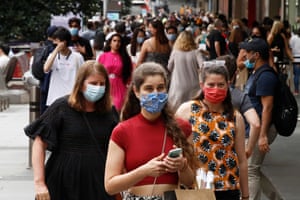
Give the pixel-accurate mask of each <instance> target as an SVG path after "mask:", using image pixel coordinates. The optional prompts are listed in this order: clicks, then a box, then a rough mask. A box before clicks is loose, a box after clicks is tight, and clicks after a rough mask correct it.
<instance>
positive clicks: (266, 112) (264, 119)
mask: <svg viewBox="0 0 300 200" xmlns="http://www.w3.org/2000/svg"><path fill="white" fill-rule="evenodd" d="M273 99H274V98H273V96H262V97H261V103H262V107H263V110H262V116H261V129H260V134H259V140H258V145H259V150H260V151H262V152H265V153H266V152H268V151H269V150H270V147H269V143H268V137H267V134H268V132H269V128H270V124H271V120H272V109H273Z"/></svg>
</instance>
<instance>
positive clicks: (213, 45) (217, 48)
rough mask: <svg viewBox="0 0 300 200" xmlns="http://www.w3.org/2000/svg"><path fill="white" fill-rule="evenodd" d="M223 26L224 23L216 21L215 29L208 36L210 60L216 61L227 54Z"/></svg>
mask: <svg viewBox="0 0 300 200" xmlns="http://www.w3.org/2000/svg"><path fill="white" fill-rule="evenodd" d="M222 25H223V22H222V21H221V20H220V19H216V20H215V22H214V26H215V27H214V29H213V30H212V31H211V32H210V34H209V35H208V36H207V39H208V41H209V55H210V59H216V58H217V57H219V56H222V55H225V53H226V41H225V38H224V37H223V36H222V33H221V30H222Z"/></svg>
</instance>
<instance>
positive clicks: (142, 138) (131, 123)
mask: <svg viewBox="0 0 300 200" xmlns="http://www.w3.org/2000/svg"><path fill="white" fill-rule="evenodd" d="M129 90H130V91H129V93H128V97H127V101H126V102H125V105H124V108H123V110H122V113H121V116H122V122H121V123H120V124H119V125H118V126H117V127H116V128H115V129H114V131H113V133H112V136H111V140H110V143H109V150H108V156H107V163H106V169H105V188H106V191H107V192H108V193H109V194H116V193H119V192H122V191H126V192H124V193H123V194H124V196H123V199H128V200H130V199H147V198H150V199H158V200H161V199H162V195H163V193H164V192H165V191H169V190H173V189H175V188H177V187H178V183H181V184H184V185H186V186H191V185H192V184H193V182H194V171H193V170H192V167H191V166H192V165H191V164H192V163H193V158H194V156H193V148H192V146H190V144H189V143H188V142H187V140H186V138H187V136H188V135H189V134H190V133H191V129H190V126H189V124H188V123H185V122H184V121H183V120H181V121H180V120H177V121H176V120H175V118H174V117H173V116H174V115H173V113H172V112H171V111H170V110H169V108H168V105H167V99H168V98H167V97H168V96H167V76H166V72H165V70H164V69H163V67H162V66H161V65H159V64H156V63H153V62H150V63H147V62H146V63H143V64H142V65H140V66H139V67H138V68H137V69H136V70H135V71H134V75H133V78H132V85H131V87H130V89H129ZM179 126H180V127H181V128H183V130H186V131H185V134H184V133H183V132H182V129H180V128H179ZM187 132H188V133H187ZM176 147H181V148H182V154H180V156H178V157H176V158H170V157H169V156H167V154H168V152H169V151H170V150H171V149H173V148H176Z"/></svg>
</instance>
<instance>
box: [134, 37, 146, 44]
mask: <svg viewBox="0 0 300 200" xmlns="http://www.w3.org/2000/svg"><path fill="white" fill-rule="evenodd" d="M136 41H137V43H139V44H142V43H143V42H144V38H143V37H137V38H136Z"/></svg>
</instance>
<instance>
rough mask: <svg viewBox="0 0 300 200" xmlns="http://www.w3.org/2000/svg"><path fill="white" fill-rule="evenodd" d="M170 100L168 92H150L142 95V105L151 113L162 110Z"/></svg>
mask: <svg viewBox="0 0 300 200" xmlns="http://www.w3.org/2000/svg"><path fill="white" fill-rule="evenodd" d="M167 101H168V94H167V93H165V92H159V93H156V92H155V93H150V94H147V95H143V96H141V99H140V105H141V107H143V108H144V109H145V110H146V111H147V112H149V113H158V112H161V111H162V109H163V108H164V106H165V105H166V103H167Z"/></svg>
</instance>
